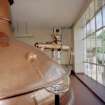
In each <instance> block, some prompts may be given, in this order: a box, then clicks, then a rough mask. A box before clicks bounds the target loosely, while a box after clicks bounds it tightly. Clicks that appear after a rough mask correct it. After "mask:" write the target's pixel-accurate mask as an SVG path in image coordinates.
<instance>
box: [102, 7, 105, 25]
mask: <svg viewBox="0 0 105 105" xmlns="http://www.w3.org/2000/svg"><path fill="white" fill-rule="evenodd" d="M102 11H103V25H104V26H105V6H104V7H103V10H102Z"/></svg>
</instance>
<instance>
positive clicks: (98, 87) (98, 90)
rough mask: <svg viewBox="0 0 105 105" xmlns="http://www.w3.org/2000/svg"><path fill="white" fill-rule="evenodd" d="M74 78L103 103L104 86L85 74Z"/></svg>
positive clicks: (104, 99) (104, 100)
mask: <svg viewBox="0 0 105 105" xmlns="http://www.w3.org/2000/svg"><path fill="white" fill-rule="evenodd" d="M76 77H77V78H78V79H80V80H81V82H82V83H83V84H85V85H86V86H87V87H88V88H89V89H90V90H91V91H92V92H93V93H94V94H96V95H97V96H98V97H99V98H100V99H101V100H102V101H103V102H104V103H105V86H103V85H102V84H100V83H98V82H97V81H95V80H93V79H91V78H90V77H88V76H86V75H85V74H76Z"/></svg>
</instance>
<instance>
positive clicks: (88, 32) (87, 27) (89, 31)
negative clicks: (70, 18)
mask: <svg viewBox="0 0 105 105" xmlns="http://www.w3.org/2000/svg"><path fill="white" fill-rule="evenodd" d="M86 31H87V35H89V34H90V33H91V28H90V23H88V24H87V26H86Z"/></svg>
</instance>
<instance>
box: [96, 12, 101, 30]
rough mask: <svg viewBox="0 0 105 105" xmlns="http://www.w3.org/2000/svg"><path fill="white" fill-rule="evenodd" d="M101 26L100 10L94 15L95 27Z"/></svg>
mask: <svg viewBox="0 0 105 105" xmlns="http://www.w3.org/2000/svg"><path fill="white" fill-rule="evenodd" d="M100 27H102V14H101V11H100V12H98V13H97V15H96V28H97V29H99V28H100Z"/></svg>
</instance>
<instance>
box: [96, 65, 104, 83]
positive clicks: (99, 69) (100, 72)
mask: <svg viewBox="0 0 105 105" xmlns="http://www.w3.org/2000/svg"><path fill="white" fill-rule="evenodd" d="M103 72H104V67H103V66H97V81H98V82H99V83H101V84H103V82H104V81H103V80H104V78H103V76H102V75H103Z"/></svg>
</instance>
